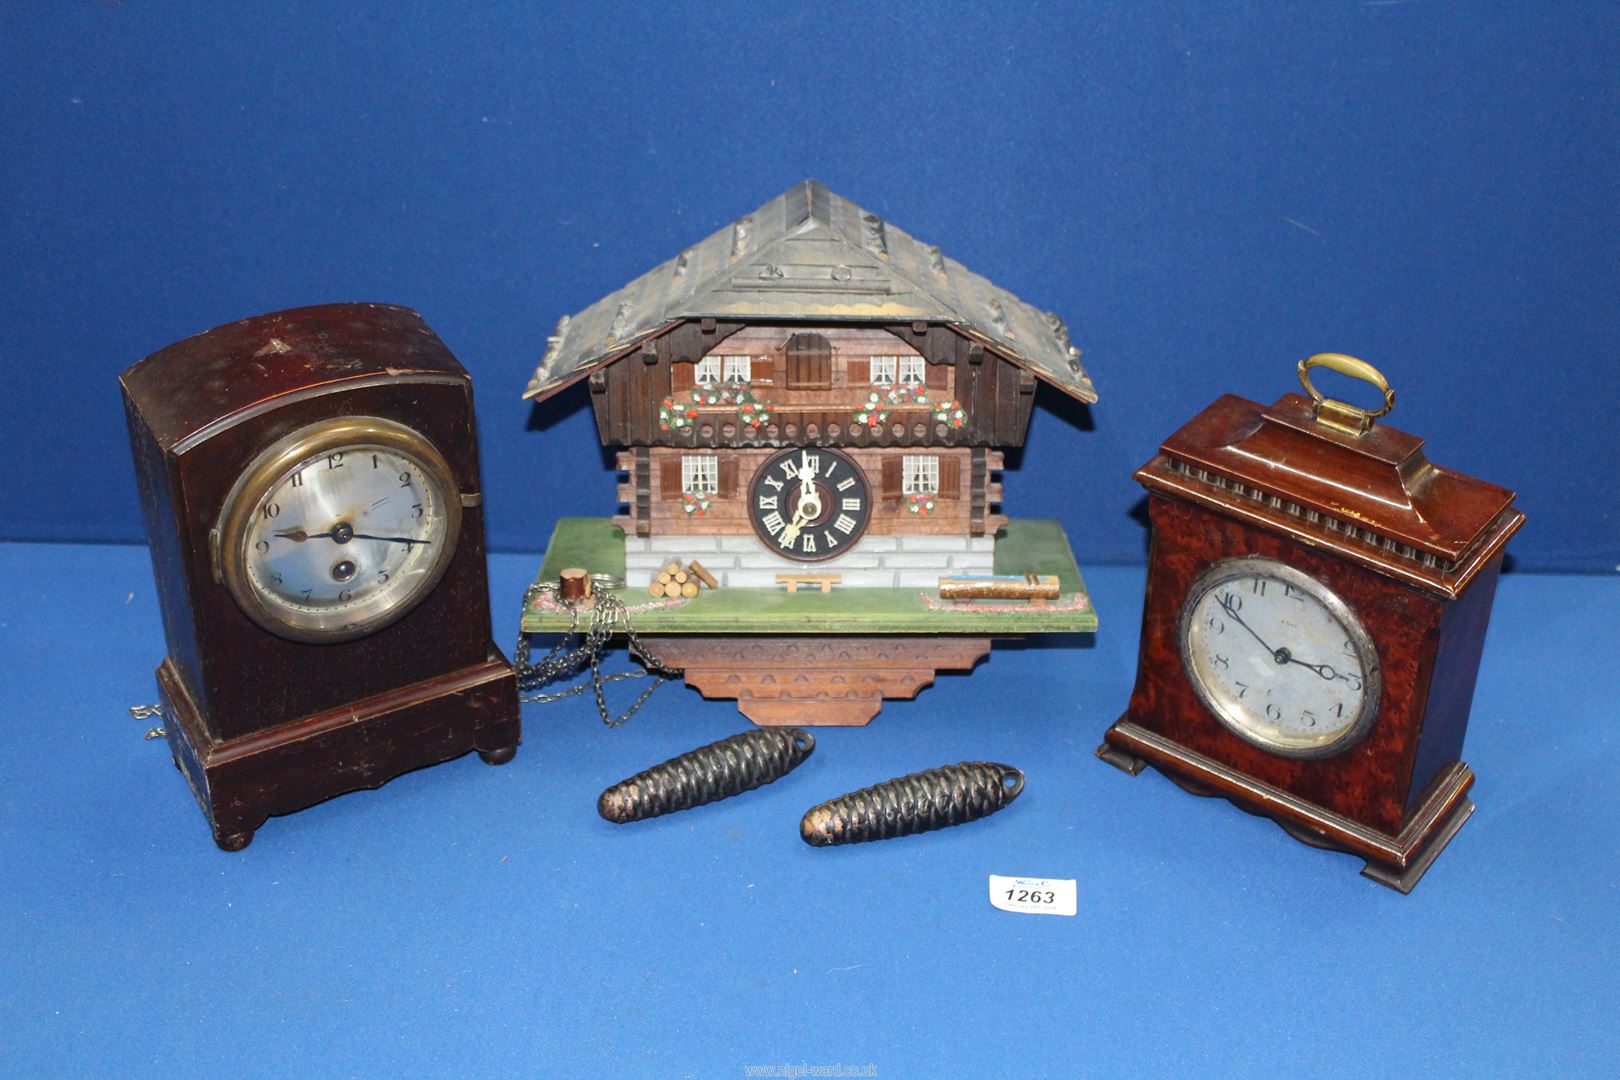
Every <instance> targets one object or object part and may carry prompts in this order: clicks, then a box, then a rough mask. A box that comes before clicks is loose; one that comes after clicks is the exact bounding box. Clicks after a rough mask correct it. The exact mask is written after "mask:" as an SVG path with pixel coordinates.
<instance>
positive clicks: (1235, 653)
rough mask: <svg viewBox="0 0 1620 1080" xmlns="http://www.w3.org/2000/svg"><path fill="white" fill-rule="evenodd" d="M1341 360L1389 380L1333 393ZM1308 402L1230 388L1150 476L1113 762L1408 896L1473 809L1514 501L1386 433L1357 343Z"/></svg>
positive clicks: (1304, 378) (1144, 479)
mask: <svg viewBox="0 0 1620 1080" xmlns="http://www.w3.org/2000/svg"><path fill="white" fill-rule="evenodd" d="M1317 367H1326V368H1330V369H1332V370H1335V371H1338V372H1340V373H1342V374H1346V375H1351V376H1353V377H1356V378H1360V379H1364V380H1366V381H1368V382H1371V383H1373V384H1374V385H1376V386H1377V387H1378V388H1379V389H1380V390H1381V391H1383V393H1384V398H1385V400H1384V406H1383V408H1382V409H1380V410H1378V411H1377V412H1373V413H1368V412H1365V411H1362V410H1359V409H1356V408H1354V407H1352V406H1349V405H1346V404H1344V403H1342V402H1337V401H1333V400H1331V399H1327V398H1325V397H1323V396H1322V395H1321V394H1320V393H1318V392H1317V391H1316V389H1315V388H1314V387H1313V386H1312V384H1311V380H1310V372H1311V371H1312V370H1313V369H1315V368H1317ZM1300 380H1301V382H1302V383H1303V384H1304V386H1305V389H1306V390H1307V391H1309V392H1310V395H1311V396H1310V397H1302V396H1300V395H1298V394H1288V395H1285V396H1284V397H1282V398H1280V399H1279V400H1278V401H1277V402H1276V403H1274V404H1273V405H1272V406H1271V407H1270V408H1264V407H1262V406H1260V405H1257V404H1255V403H1253V402H1250V401H1245V400H1243V399H1241V398H1238V397H1233V396H1230V395H1228V396H1226V397H1222V398H1221V399H1220V400H1218V401H1216V402H1215V403H1214V404H1213V405H1211V406H1210V407H1209V408H1207V409H1205V410H1204V411H1203V412H1202V413H1200V414H1199V415H1198V416H1197V417H1195V418H1194V419H1193V420H1192V422H1190V423H1189V424H1187V425H1186V426H1185V427H1183V428H1182V429H1181V430H1180V431H1178V432H1176V434H1174V435H1173V436H1171V437H1170V439H1169V440H1168V441H1166V442H1165V443H1164V444H1163V446H1162V447H1161V448H1160V451H1159V454H1158V455H1157V456H1156V457H1155V458H1154V459H1153V460H1152V461H1150V462H1148V463H1147V464H1146V465H1144V466H1143V467H1142V468H1141V469H1139V470H1138V471H1137V473H1136V479H1137V480H1139V481H1140V482H1141V483H1142V484H1143V485H1144V486H1145V487H1146V488H1147V489H1148V492H1149V507H1150V513H1151V516H1152V522H1153V551H1152V555H1151V558H1150V565H1149V569H1148V593H1147V603H1146V609H1145V612H1144V615H1143V625H1142V645H1141V657H1140V666H1139V669H1138V673H1137V681H1136V690H1135V692H1134V693H1133V695H1132V697H1131V703H1130V707H1129V709H1128V710H1127V712H1126V713H1125V715H1124V717H1122V718H1121V719H1120V720H1119V721H1118V722H1117V723H1116V724H1114V726H1113V727H1111V728H1110V729H1109V730H1108V733H1107V736H1106V741H1105V742H1104V743H1103V745H1102V746H1101V747H1100V748H1099V749H1098V751H1097V753H1098V756H1099V757H1101V758H1103V759H1104V760H1106V761H1108V762H1110V763H1111V764H1114V765H1117V766H1119V767H1120V768H1122V769H1124V770H1125V771H1127V772H1129V773H1131V774H1132V775H1135V774H1136V773H1138V772H1140V771H1141V769H1142V767H1143V765H1144V764H1148V765H1153V766H1154V767H1155V768H1158V769H1159V770H1161V771H1162V772H1164V773H1165V774H1166V775H1167V776H1169V777H1170V778H1171V779H1173V780H1175V781H1176V782H1177V783H1179V784H1180V785H1181V786H1183V787H1185V788H1187V789H1189V790H1191V791H1193V792H1194V793H1196V794H1201V795H1220V796H1224V797H1226V798H1227V799H1229V800H1231V801H1232V802H1234V803H1236V804H1237V805H1238V806H1240V807H1242V808H1244V809H1246V810H1249V811H1251V812H1253V813H1257V814H1262V815H1265V816H1268V817H1271V818H1273V819H1274V820H1276V821H1277V823H1278V824H1280V825H1281V826H1282V827H1283V828H1285V829H1286V830H1288V832H1289V833H1291V834H1292V835H1293V836H1295V837H1296V838H1298V839H1300V840H1302V841H1304V842H1306V843H1309V844H1313V845H1316V846H1320V847H1327V848H1333V849H1337V850H1342V851H1347V852H1351V853H1353V854H1356V855H1359V856H1361V857H1362V858H1363V859H1365V860H1366V867H1365V869H1364V870H1363V871H1362V872H1363V873H1364V874H1366V875H1367V876H1368V877H1371V878H1372V879H1374V880H1375V881H1378V882H1380V883H1382V884H1385V885H1389V886H1391V887H1392V888H1396V889H1399V890H1400V891H1402V892H1409V891H1410V890H1411V888H1412V887H1413V886H1414V885H1415V884H1416V883H1417V880H1418V878H1420V877H1421V876H1422V874H1423V872H1424V871H1425V870H1426V869H1427V868H1428V866H1429V864H1430V863H1431V862H1432V861H1433V860H1434V858H1435V856H1436V855H1437V854H1438V853H1439V852H1440V850H1441V849H1442V848H1443V847H1444V846H1445V844H1446V843H1447V842H1448V841H1449V840H1450V838H1451V837H1452V836H1453V835H1454V834H1455V833H1456V831H1457V830H1458V829H1459V828H1460V827H1461V826H1462V824H1463V822H1464V821H1465V820H1466V819H1467V818H1468V816H1469V814H1471V813H1472V812H1473V802H1472V801H1471V800H1470V799H1469V797H1468V792H1469V789H1470V787H1471V786H1472V785H1473V782H1474V775H1473V773H1472V772H1471V771H1470V770H1469V768H1468V766H1467V765H1465V764H1463V762H1462V761H1461V753H1462V746H1463V734H1464V731H1465V729H1466V727H1467V723H1468V711H1469V705H1470V703H1471V701H1472V698H1473V692H1474V680H1475V675H1476V673H1477V671H1478V667H1479V660H1480V652H1481V649H1482V647H1483V644H1484V638H1485V627H1486V623H1487V621H1488V619H1489V617H1490V610H1491V599H1492V596H1493V594H1494V593H1495V590H1496V579H1497V575H1498V573H1499V572H1500V570H1501V565H1502V555H1503V550H1504V547H1505V545H1506V544H1507V541H1508V538H1509V537H1510V536H1512V535H1513V533H1514V532H1515V531H1517V530H1518V528H1519V526H1520V525H1522V524H1523V523H1524V515H1523V514H1521V513H1520V512H1519V511H1518V510H1516V509H1515V508H1514V507H1513V505H1512V503H1513V493H1512V492H1510V491H1507V490H1504V489H1503V488H1499V487H1496V486H1494V485H1492V484H1487V483H1484V482H1482V481H1480V480H1476V479H1473V478H1470V477H1467V476H1463V475H1460V474H1458V473H1455V472H1451V471H1448V470H1446V469H1442V468H1440V467H1438V466H1436V465H1433V464H1431V463H1430V462H1429V461H1428V459H1427V458H1426V457H1425V456H1424V454H1423V450H1422V447H1423V440H1422V439H1419V438H1416V437H1414V436H1411V435H1408V434H1405V433H1403V432H1400V431H1396V430H1395V429H1393V428H1389V427H1383V426H1377V425H1375V424H1374V420H1375V419H1376V418H1377V417H1379V416H1382V415H1383V414H1384V413H1387V412H1388V411H1389V409H1390V408H1391V407H1392V406H1393V404H1394V393H1393V392H1392V391H1391V390H1390V389H1389V386H1388V384H1387V383H1386V382H1385V380H1384V378H1383V376H1382V375H1380V374H1379V373H1378V372H1377V371H1376V370H1374V369H1373V368H1372V367H1371V366H1370V365H1367V364H1365V363H1363V362H1361V361H1359V360H1356V359H1354V358H1352V357H1347V356H1343V355H1340V354H1336V353H1328V354H1322V355H1320V356H1315V357H1312V358H1311V359H1309V360H1306V361H1302V362H1301V364H1300Z"/></svg>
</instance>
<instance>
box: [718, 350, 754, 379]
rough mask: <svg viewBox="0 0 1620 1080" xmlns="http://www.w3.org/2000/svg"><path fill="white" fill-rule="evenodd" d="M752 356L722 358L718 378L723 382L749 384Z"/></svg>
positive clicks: (752, 364)
mask: <svg viewBox="0 0 1620 1080" xmlns="http://www.w3.org/2000/svg"><path fill="white" fill-rule="evenodd" d="M753 366H754V358H753V357H752V356H722V357H721V358H720V378H721V379H722V380H724V381H725V382H750V381H751V380H752V379H753Z"/></svg>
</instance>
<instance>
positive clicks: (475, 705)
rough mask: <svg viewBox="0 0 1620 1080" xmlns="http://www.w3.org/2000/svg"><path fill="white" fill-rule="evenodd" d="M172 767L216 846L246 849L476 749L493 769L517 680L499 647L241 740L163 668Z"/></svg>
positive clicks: (515, 731)
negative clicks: (281, 827)
mask: <svg viewBox="0 0 1620 1080" xmlns="http://www.w3.org/2000/svg"><path fill="white" fill-rule="evenodd" d="M157 682H158V692H159V694H160V695H161V698H162V704H163V716H164V731H165V734H166V735H167V738H168V740H169V748H170V751H171V752H172V753H173V755H174V763H175V767H176V768H178V769H179V770H180V771H181V772H182V773H184V774H185V776H186V779H187V780H188V781H189V782H190V783H191V790H192V794H194V795H196V797H197V802H198V803H199V804H200V805H201V806H202V809H203V813H204V814H206V815H207V816H208V823H209V825H210V826H212V828H213V830H214V842H215V843H216V844H218V845H219V846H220V847H221V848H223V849H224V850H226V851H240V850H242V849H243V848H245V847H247V846H248V844H249V843H251V842H252V840H253V833H254V831H255V830H257V829H258V827H259V826H260V825H263V824H264V822H265V820H266V819H267V818H269V817H271V816H273V815H276V814H290V813H292V812H293V811H295V810H302V809H304V808H305V807H309V806H313V805H314V804H316V803H318V802H323V801H325V800H326V799H329V798H331V797H332V796H334V795H342V794H344V793H345V792H349V791H359V790H362V789H366V788H376V787H381V786H382V785H383V784H385V783H387V782H388V781H389V780H392V779H393V778H394V777H396V776H400V775H402V774H403V773H407V772H410V771H411V770H413V769H418V768H421V767H423V766H425V765H436V764H438V763H440V762H443V761H449V760H450V759H451V758H455V757H460V756H461V755H462V754H465V753H466V752H467V751H469V750H476V751H478V755H479V756H480V757H481V758H483V759H484V760H485V761H486V762H488V763H489V764H491V765H503V764H505V763H506V762H508V761H511V760H512V756H513V755H514V754H515V753H517V747H518V743H519V741H521V731H520V727H519V721H518V699H517V676H516V675H515V674H514V673H513V671H512V668H511V666H510V665H509V664H507V662H506V660H505V658H504V657H502V656H501V655H500V653H499V652H498V651H493V650H492V654H491V656H490V658H489V659H488V660H487V661H485V662H484V663H482V664H477V665H475V666H472V667H468V668H464V669H462V670H460V671H455V672H451V673H450V674H448V675H441V676H438V677H436V678H433V679H429V680H426V681H424V682H420V683H416V684H413V685H411V686H405V687H401V688H400V689H398V690H394V691H391V692H389V693H386V694H379V695H378V696H376V697H374V698H370V699H368V700H365V701H359V702H355V703H353V704H349V705H344V706H343V707H342V708H338V709H333V710H331V711H329V712H325V713H318V714H316V715H314V716H309V717H305V718H304V719H302V720H296V721H293V722H292V723H288V724H283V725H281V726H279V727H274V728H269V729H266V730H264V731H258V732H254V733H253V734H251V735H244V736H241V737H240V738H235V739H227V740H215V739H214V738H213V737H212V736H210V735H209V734H208V731H207V728H206V727H205V725H204V724H203V722H202V718H201V716H200V715H199V713H198V711H197V707H196V704H195V703H194V702H193V701H192V698H191V695H190V694H189V693H187V692H186V689H185V686H184V685H183V683H182V682H181V681H180V679H179V678H178V676H177V674H176V672H175V670H174V667H173V666H172V664H171V663H170V662H169V661H167V660H166V661H164V663H163V666H162V667H160V668H158V672H157Z"/></svg>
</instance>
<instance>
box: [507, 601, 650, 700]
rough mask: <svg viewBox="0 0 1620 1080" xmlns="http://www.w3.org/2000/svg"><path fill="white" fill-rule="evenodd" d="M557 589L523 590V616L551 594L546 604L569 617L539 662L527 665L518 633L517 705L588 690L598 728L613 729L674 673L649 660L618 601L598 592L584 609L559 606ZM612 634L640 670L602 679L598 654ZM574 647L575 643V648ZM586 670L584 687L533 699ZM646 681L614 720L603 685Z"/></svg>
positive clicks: (526, 646) (527, 646)
mask: <svg viewBox="0 0 1620 1080" xmlns="http://www.w3.org/2000/svg"><path fill="white" fill-rule="evenodd" d="M556 592H557V586H556V584H555V583H554V582H537V583H535V584H534V585H531V586H529V588H528V590H527V591H526V592H524V594H523V610H524V611H527V610H529V607H530V605H532V604H533V603H534V601H535V599H536V598H537V597H539V596H540V595H541V594H542V593H549V594H551V597H552V599H554V600H556V601H557V602H558V603H562V604H564V605H566V606H567V607H568V608H569V610H570V612H571V618H570V620H569V627H568V633H567V634H565V635H564V636H563V637H561V638H559V639H558V640H557V643H556V644H555V645H553V646H552V647H551V651H550V652H548V653H547V654H546V655H545V656H543V657H541V658H540V659H539V660H530V653H531V643H530V641H529V635H528V634H525V633H523V632H521V631H519V633H518V640H517V645H516V647H515V648H514V649H513V656H512V659H513V667H515V668H516V669H517V676H518V689H519V691H522V693H521V695H520V696H521V698H522V700H523V701H533V702H547V701H560V700H562V699H563V698H570V697H575V696H577V695H579V694H583V693H584V692H585V691H587V690H590V691H592V692H593V693H594V695H595V697H596V711H597V712H598V713H600V714H601V716H602V723H604V724H606V725H607V726H608V727H618V726H619V725H620V724H622V723H624V722H625V721H626V720H628V719H630V718H631V717H632V716H634V715H635V714H636V712H637V711H638V710H639V709H640V708H641V706H642V705H644V704H645V703H646V701H647V699H648V698H649V697H651V696H652V693H653V691H654V690H657V689H658V688H659V687H660V686H661V685H663V683H664V682H665V681H666V680H668V679H670V678H672V677H675V676H678V675H680V671H678V670H677V669H675V668H671V667H669V666H668V665H667V664H665V663H664V662H663V661H662V660H660V659H658V657H657V656H655V655H653V653H652V652H650V651H649V650H648V649H647V647H646V646H645V645H644V644H643V643H642V641H641V635H640V634H638V633H637V632H636V629H635V628H634V627H633V626H631V625H630V613H629V612H628V611H627V610H626V609H625V606H624V601H622V600H620V599H619V598H618V597H617V596H615V595H614V594H613V593H612V592H610V591H609V590H607V589H601V590H599V591H597V592H596V593H595V595H594V596H593V597H592V598H591V602H590V604H589V606H588V607H587V606H586V605H584V604H581V603H577V602H573V601H564V600H561V599H559V598H557V596H556ZM585 612H588V613H589V616H590V619H589V622H588V623H587V624H586V626H585V627H584V629H583V630H582V629H581V627H580V616H581V614H583V613H585ZM614 634H623V635H624V636H625V640H626V642H627V643H628V647H629V651H630V656H631V657H632V658H633V659H636V660H639V661H641V663H642V664H644V665H646V666H645V667H644V668H641V669H638V670H635V671H619V672H615V673H613V674H611V675H604V674H603V673H602V653H603V651H604V650H605V649H606V648H607V644H608V642H609V640H611V639H612V637H613V635H614ZM576 642H577V643H576ZM586 667H589V668H590V672H591V678H590V681H589V682H587V683H584V684H582V685H579V686H574V687H570V688H568V689H567V690H557V691H554V692H552V693H549V694H542V693H538V692H537V691H539V690H540V689H541V688H542V687H545V686H549V685H550V684H551V683H554V682H556V681H558V680H559V679H567V678H572V677H573V676H575V675H577V674H579V672H580V671H581V670H582V669H584V668H586ZM648 676H651V677H652V679H653V681H652V683H651V685H649V686H648V687H647V688H646V689H645V690H643V691H642V692H641V693H640V694H639V695H637V696H636V699H635V701H633V702H631V703H630V707H629V708H628V709H626V710H625V711H624V712H623V713H621V714H620V715H619V716H616V717H615V716H614V715H613V713H612V711H611V710H609V709H608V704H607V696H606V694H604V693H603V690H604V688H605V687H606V686H607V685H608V684H609V683H615V682H620V681H622V680H625V679H642V678H646V677H648Z"/></svg>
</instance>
